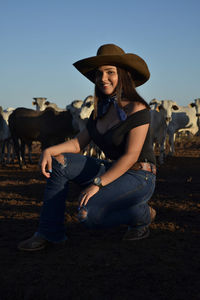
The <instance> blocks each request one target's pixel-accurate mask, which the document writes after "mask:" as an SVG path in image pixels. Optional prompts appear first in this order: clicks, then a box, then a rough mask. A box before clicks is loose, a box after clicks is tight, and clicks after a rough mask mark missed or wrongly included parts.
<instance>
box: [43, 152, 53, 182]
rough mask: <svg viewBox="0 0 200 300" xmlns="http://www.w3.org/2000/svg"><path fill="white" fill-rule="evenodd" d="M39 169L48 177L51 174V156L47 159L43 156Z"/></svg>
mask: <svg viewBox="0 0 200 300" xmlns="http://www.w3.org/2000/svg"><path fill="white" fill-rule="evenodd" d="M41 171H42V174H43V175H44V176H45V177H46V178H49V177H50V176H51V173H52V159H51V157H49V158H48V159H46V158H45V157H43V159H42V162H41Z"/></svg>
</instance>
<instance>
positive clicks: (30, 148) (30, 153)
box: [27, 143, 33, 164]
mask: <svg viewBox="0 0 200 300" xmlns="http://www.w3.org/2000/svg"><path fill="white" fill-rule="evenodd" d="M27 146H28V161H29V163H30V164H32V163H33V160H32V143H30V144H28V145H27Z"/></svg>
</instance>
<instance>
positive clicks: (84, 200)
mask: <svg viewBox="0 0 200 300" xmlns="http://www.w3.org/2000/svg"><path fill="white" fill-rule="evenodd" d="M88 200H89V197H88V194H87V193H82V194H81V196H80V200H79V206H80V207H81V206H85V205H86V204H87V203H88Z"/></svg>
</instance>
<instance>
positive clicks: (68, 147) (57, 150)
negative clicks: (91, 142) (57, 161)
mask: <svg viewBox="0 0 200 300" xmlns="http://www.w3.org/2000/svg"><path fill="white" fill-rule="evenodd" d="M46 151H48V152H49V154H50V155H51V156H56V155H59V154H61V153H69V152H70V153H79V152H80V151H81V149H80V145H79V142H78V140H77V138H73V139H71V140H68V141H66V142H64V143H62V144H58V145H55V146H51V147H49V148H47V149H46Z"/></svg>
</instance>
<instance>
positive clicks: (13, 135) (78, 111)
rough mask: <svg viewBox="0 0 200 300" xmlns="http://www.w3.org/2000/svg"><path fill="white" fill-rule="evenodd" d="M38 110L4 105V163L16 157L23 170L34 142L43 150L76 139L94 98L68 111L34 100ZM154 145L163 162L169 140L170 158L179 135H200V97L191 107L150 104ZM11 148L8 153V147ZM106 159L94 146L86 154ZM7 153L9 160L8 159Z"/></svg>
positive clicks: (0, 126)
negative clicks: (26, 155) (26, 153)
mask: <svg viewBox="0 0 200 300" xmlns="http://www.w3.org/2000/svg"><path fill="white" fill-rule="evenodd" d="M33 100H34V101H33V102H32V104H33V105H34V106H35V107H36V109H35V110H33V109H28V108H23V107H20V108H16V109H13V108H8V109H5V110H3V108H2V107H1V106H0V145H1V153H0V159H1V163H2V164H5V163H9V162H10V161H11V160H12V159H14V155H16V157H17V159H18V162H19V165H20V167H23V165H24V164H26V160H25V146H26V145H27V147H28V157H29V161H30V162H31V145H32V142H33V141H39V142H40V143H41V149H42V150H43V149H45V148H46V147H48V146H51V145H55V144H57V143H60V142H63V141H64V140H66V139H68V138H72V137H73V136H75V135H76V134H77V133H78V132H79V131H81V130H83V128H84V127H85V126H86V123H87V120H88V118H89V116H90V114H91V112H92V110H93V108H94V99H93V97H92V96H88V97H86V98H85V100H75V101H73V102H72V103H71V104H69V105H67V106H66V108H65V109H61V108H59V107H58V106H57V105H56V104H55V103H51V102H49V101H47V99H46V98H33ZM149 104H150V106H151V137H152V144H153V145H155V143H157V144H158V145H159V149H160V154H159V163H161V164H162V163H163V162H164V158H165V155H166V154H165V152H166V151H165V150H166V138H167V136H168V137H169V145H170V151H169V153H168V154H169V155H173V153H174V150H175V149H174V140H175V136H176V134H177V133H178V132H181V131H184V132H185V133H187V134H191V135H199V132H200V98H198V99H195V100H194V101H193V102H192V103H190V104H188V106H180V105H178V104H177V103H176V102H175V101H172V100H157V99H153V100H151V101H150V103H149ZM6 147H7V152H6V151H5V148H6ZM88 151H89V155H94V151H95V155H97V156H98V157H100V158H105V157H104V154H103V153H102V152H100V151H99V149H96V148H95V147H94V145H90V148H89V150H88V149H87V151H86V152H84V153H87V154H88ZM5 153H6V154H7V157H6V159H5Z"/></svg>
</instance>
